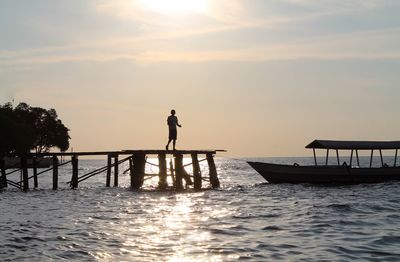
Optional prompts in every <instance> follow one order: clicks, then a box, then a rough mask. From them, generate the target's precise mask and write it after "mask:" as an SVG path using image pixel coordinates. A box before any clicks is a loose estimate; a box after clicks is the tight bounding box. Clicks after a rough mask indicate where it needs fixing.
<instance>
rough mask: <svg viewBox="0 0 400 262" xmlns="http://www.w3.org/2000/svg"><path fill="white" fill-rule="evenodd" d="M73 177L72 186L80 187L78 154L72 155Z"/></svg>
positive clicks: (73, 187)
mask: <svg viewBox="0 0 400 262" xmlns="http://www.w3.org/2000/svg"><path fill="white" fill-rule="evenodd" d="M71 162H72V178H71V187H72V189H75V188H77V187H78V156H72V159H71Z"/></svg>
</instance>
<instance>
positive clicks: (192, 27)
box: [0, 0, 400, 156]
mask: <svg viewBox="0 0 400 262" xmlns="http://www.w3.org/2000/svg"><path fill="white" fill-rule="evenodd" d="M399 14H400V1H398V0H387V1H385V0H346V1H342V0H279V1H278V0H86V1H85V0H68V1H62V0H35V1H26V0H0V102H1V103H4V102H7V101H10V100H12V99H15V103H18V102H21V101H24V102H27V103H29V104H31V105H33V106H41V107H46V108H55V109H56V110H57V112H58V114H59V117H60V118H61V119H62V120H63V122H64V123H65V125H66V126H67V127H69V128H70V129H71V137H72V140H71V144H72V146H73V149H74V151H78V150H120V149H139V148H141V149H145V148H163V147H164V146H165V144H166V142H167V141H166V140H167V125H166V118H167V116H168V114H169V111H170V110H171V109H172V108H174V109H176V111H177V116H178V118H179V120H180V122H181V124H182V125H183V128H182V129H180V130H179V132H178V148H181V149H203V148H204V149H212V148H217V149H227V150H228V151H229V153H228V154H226V155H230V156H302V155H307V154H308V152H307V151H306V149H304V146H305V145H306V144H307V143H308V142H310V141H311V140H313V139H315V138H320V139H371V140H399V139H400V103H399V101H400V16H399Z"/></svg>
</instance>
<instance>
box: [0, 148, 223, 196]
mask: <svg viewBox="0 0 400 262" xmlns="http://www.w3.org/2000/svg"><path fill="white" fill-rule="evenodd" d="M217 152H224V150H174V151H171V150H123V151H102V152H61V153H54V152H51V153H28V154H24V155H14V156H12V157H18V158H19V160H20V163H19V166H18V167H16V166H15V167H6V165H5V160H4V159H0V169H1V174H0V189H1V188H5V187H8V186H12V187H15V188H19V189H21V190H24V191H28V190H29V188H30V185H29V182H30V181H31V180H33V187H34V188H38V186H39V183H38V177H39V175H42V174H44V173H48V172H51V173H52V188H53V189H54V190H56V189H58V186H59V182H58V177H59V167H60V166H64V165H68V164H71V165H72V174H71V179H70V181H69V182H68V184H69V186H70V187H71V188H73V189H74V188H77V187H78V185H79V184H80V183H81V182H83V181H85V180H87V179H89V178H91V177H94V176H97V175H99V174H102V173H106V179H105V186H106V187H110V186H111V180H112V179H111V178H112V176H111V175H112V174H113V186H114V187H118V185H119V181H118V180H119V167H120V166H121V164H123V163H126V162H127V163H128V166H129V168H128V169H126V170H124V171H123V173H124V174H126V173H129V174H130V187H131V188H132V189H140V188H141V187H142V186H143V183H144V181H145V180H146V179H150V178H152V177H155V176H158V177H159V182H158V188H159V189H167V188H171V189H175V190H183V189H184V188H188V187H190V186H192V185H193V188H194V189H195V190H201V189H202V181H208V182H209V183H210V185H211V187H212V188H218V187H219V186H220V182H219V178H218V173H217V168H216V165H215V161H214V156H215V154H216V153H217ZM84 156H91V157H93V156H106V157H107V164H106V165H105V166H102V167H99V168H96V169H94V170H91V171H89V172H87V173H85V174H83V175H79V172H78V168H79V158H80V157H84ZM120 156H123V158H122V159H120ZM148 156H157V158H158V164H154V163H150V162H148V161H147V157H148ZM168 156H169V157H170V161H169V163H168V162H167V157H168ZM184 156H190V158H191V160H192V161H191V163H189V164H185V165H184V164H183V158H184ZM199 156H204V158H203V159H199ZM45 157H46V158H51V166H50V167H48V168H46V169H44V170H42V171H40V172H38V161H39V160H40V159H43V158H45ZM60 158H70V160H68V161H64V162H60ZM28 160H29V161H30V163H31V164H30V166H28ZM203 161H207V163H208V170H209V174H208V178H205V177H203V176H202V173H201V169H200V162H203ZM146 165H152V166H156V167H158V169H159V172H158V174H146V173H145V168H146ZM190 165H191V166H192V170H193V171H192V174H191V175H190V174H188V172H187V171H186V170H185V167H188V166H190ZM10 169H11V171H9V170H10ZM29 169H32V173H33V174H32V175H31V176H29V171H28V170H29ZM16 172H20V174H21V176H20V181H12V180H10V179H9V176H10V175H11V174H13V173H16ZM168 176H170V177H171V180H172V185H168V182H167V181H168V180H167V177H168ZM192 179H193V181H192Z"/></svg>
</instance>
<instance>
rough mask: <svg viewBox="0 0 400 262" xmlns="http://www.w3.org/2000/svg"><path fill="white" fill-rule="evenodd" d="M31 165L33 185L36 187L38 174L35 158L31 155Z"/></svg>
mask: <svg viewBox="0 0 400 262" xmlns="http://www.w3.org/2000/svg"><path fill="white" fill-rule="evenodd" d="M32 166H33V187H34V188H38V186H39V184H38V176H37V159H36V157H33V159H32Z"/></svg>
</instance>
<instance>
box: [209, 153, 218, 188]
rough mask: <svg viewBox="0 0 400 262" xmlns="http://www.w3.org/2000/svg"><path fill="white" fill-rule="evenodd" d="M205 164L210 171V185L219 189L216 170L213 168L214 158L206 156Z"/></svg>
mask: <svg viewBox="0 0 400 262" xmlns="http://www.w3.org/2000/svg"><path fill="white" fill-rule="evenodd" d="M207 163H208V167H209V170H210V183H211V187H212V188H219V186H220V184H219V179H218V174H217V168H216V166H215V162H214V157H213V155H212V154H207Z"/></svg>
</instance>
